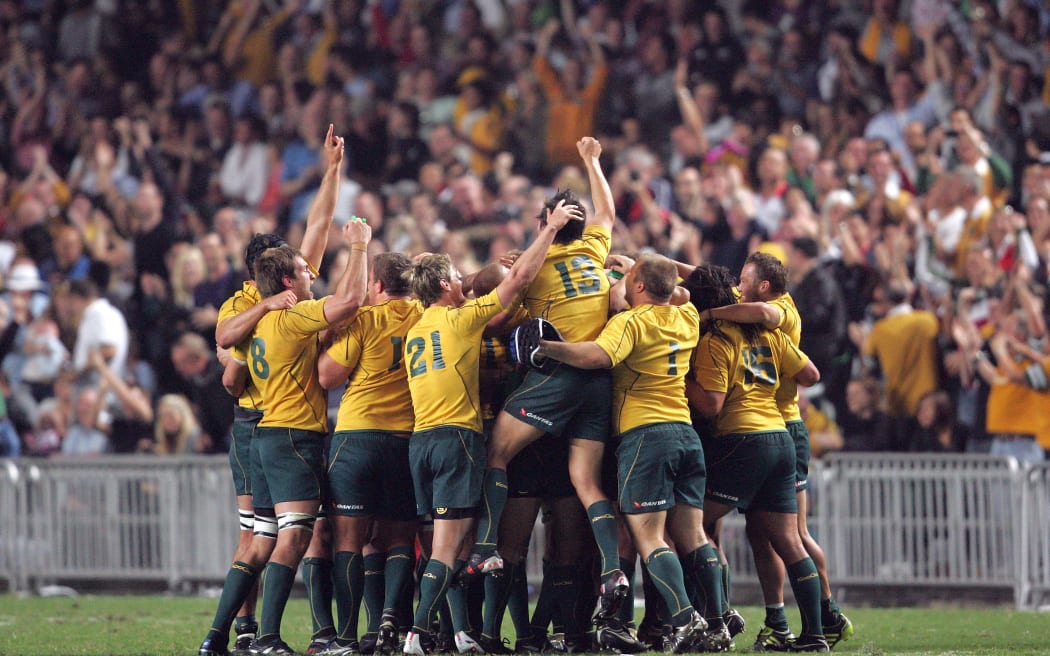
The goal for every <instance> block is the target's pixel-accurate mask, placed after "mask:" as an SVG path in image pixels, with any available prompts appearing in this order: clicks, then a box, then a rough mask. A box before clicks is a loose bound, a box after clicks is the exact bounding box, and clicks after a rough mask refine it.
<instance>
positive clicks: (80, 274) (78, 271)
mask: <svg viewBox="0 0 1050 656" xmlns="http://www.w3.org/2000/svg"><path fill="white" fill-rule="evenodd" d="M54 240H55V241H54V255H53V256H52V257H49V258H48V259H46V260H44V261H43V262H41V263H40V276H41V277H42V278H43V279H44V280H46V281H47V284H48V286H49V287H53V286H54V285H56V284H58V283H59V282H61V281H63V280H84V279H86V278H87V277H88V275H89V273H90V272H91V258H90V257H89V256H88V255H87V254H86V253H85V252H84V239H83V237H82V236H81V234H80V231H79V230H77V228H76V227H75V226H72V225H62V226H59V227H58V228H57V229H56V230H55V231H54Z"/></svg>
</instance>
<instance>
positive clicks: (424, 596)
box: [412, 558, 452, 633]
mask: <svg viewBox="0 0 1050 656" xmlns="http://www.w3.org/2000/svg"><path fill="white" fill-rule="evenodd" d="M451 581H452V570H451V569H450V568H449V566H448V565H446V564H445V563H443V562H441V561H440V560H438V559H436V558H431V559H430V560H429V561H427V567H426V569H425V570H423V577H422V579H421V581H420V584H419V606H418V607H417V608H416V616H415V619H414V620H413V621H412V630H413V631H415V632H416V633H419V632H426V633H430V631H431V629H432V625H433V623H434V614H435V613H437V609H438V607H439V606H440V605H441V604H442V603H443V602H444V601H445V591H446V590H448V584H449V582H451Z"/></svg>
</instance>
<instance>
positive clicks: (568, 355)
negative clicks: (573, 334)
mask: <svg viewBox="0 0 1050 656" xmlns="http://www.w3.org/2000/svg"><path fill="white" fill-rule="evenodd" d="M538 353H539V355H542V356H543V357H545V358H551V359H553V360H558V361H559V362H564V363H565V364H568V365H572V366H573V367H576V368H577V369H610V368H612V366H613V363H612V358H610V357H609V354H608V353H606V352H605V351H604V350H602V347H600V346H598V344H597V343H595V342H575V343H573V342H552V341H548V340H545V339H541V340H540V348H539V351H538Z"/></svg>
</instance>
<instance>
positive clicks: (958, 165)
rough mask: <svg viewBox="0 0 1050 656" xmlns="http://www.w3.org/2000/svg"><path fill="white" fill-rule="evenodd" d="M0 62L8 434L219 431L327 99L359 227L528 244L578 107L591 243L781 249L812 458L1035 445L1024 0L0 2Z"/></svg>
mask: <svg viewBox="0 0 1050 656" xmlns="http://www.w3.org/2000/svg"><path fill="white" fill-rule="evenodd" d="M0 85H2V89H0V230H2V235H0V237H2V241H0V273H2V274H3V293H2V295H0V301H2V302H0V356H2V357H3V360H2V391H3V396H2V399H3V402H4V406H5V407H4V408H2V410H3V412H2V413H0V416H3V417H4V421H3V422H2V423H0V455H18V454H23V455H47V454H50V453H54V452H62V453H72V454H91V453H106V452H115V453H131V452H150V453H158V454H165V453H193V452H201V453H210V452H220V451H224V450H225V449H226V447H227V442H226V440H227V437H226V436H227V432H228V428H229V426H230V424H231V422H232V416H233V415H232V413H233V402H232V399H230V398H229V397H228V396H227V395H226V394H225V392H224V390H223V388H222V382H221V373H222V366H221V364H220V363H219V361H218V358H217V355H216V351H215V342H214V329H215V322H216V317H217V308H218V307H219V306H220V305H221V304H222V302H223V300H225V299H226V298H227V297H229V295H230V294H231V293H232V292H233V291H235V290H236V289H239V288H240V285H241V282H242V280H244V279H245V278H246V276H245V273H244V271H243V260H244V247H245V245H246V243H247V241H248V239H249V238H250V237H251V235H252V234H254V233H259V232H278V233H281V234H283V235H286V236H287V237H288V239H289V241H290V242H291V243H292V244H293V245H294V244H297V243H298V240H299V239H300V238H301V236H302V231H303V226H304V222H305V218H306V215H307V211H308V209H309V207H310V203H311V200H312V198H313V195H314V193H315V192H316V189H317V187H318V184H319V182H320V179H321V173H322V171H323V163H322V161H321V157H322V149H321V145H322V141H323V139H324V135H325V131H326V128H327V126H328V124H329V123H331V124H333V125H334V126H335V134H337V135H341V136H343V137H344V138H345V140H346V153H345V157H344V159H343V166H344V169H343V179H342V182H341V185H340V192H339V201H338V204H337V208H336V213H335V218H336V221H335V226H334V229H338V228H340V227H341V225H342V224H344V223H345V222H346V221H347V220H348V219H349V218H350V217H351V216H352V215H360V216H366V217H368V219H369V223H370V224H371V225H372V226H373V228H372V229H373V235H374V239H373V242H372V246H370V248H373V249H374V250H375V252H382V251H385V250H391V251H401V252H405V253H408V254H415V253H419V252H422V251H435V252H436V251H441V252H447V253H449V254H450V255H451V256H452V257H453V260H454V262H455V264H456V265H457V267H458V268H459V269H460V270H461V271H463V272H465V273H469V272H473V271H476V270H477V269H479V268H480V267H481V266H482V265H483V264H484V263H486V262H488V261H492V260H494V259H496V258H498V257H499V256H500V255H502V254H504V253H505V252H507V251H510V250H512V249H516V248H521V247H523V246H524V245H525V244H527V243H528V242H529V240H530V239H531V235H532V234H533V233H534V231H535V229H536V221H535V217H536V215H537V212H538V210H539V207H540V206H541V204H542V201H543V199H544V198H546V197H548V196H550V195H551V194H552V192H553V190H556V189H571V190H574V191H576V192H579V193H580V194H581V195H582V196H583V197H584V198H587V197H588V191H587V180H586V176H585V175H583V174H582V173H581V171H580V169H579V167H578V165H577V161H578V157H577V156H576V148H575V142H576V140H577V139H578V138H579V137H581V136H583V135H596V136H598V137H599V138H600V140H601V142H602V144H603V152H604V155H603V158H604V159H606V160H607V162H604V163H603V166H604V168H605V170H606V171H608V172H609V178H610V183H611V186H612V189H613V193H614V195H615V197H616V202H617V214H618V219H619V220H618V222H617V226H616V228H615V230H614V235H613V250H614V251H615V252H622V253H626V254H636V253H639V252H642V251H646V250H653V251H656V252H659V253H662V254H664V255H667V256H669V257H671V258H673V259H676V260H679V261H681V262H687V263H690V264H698V263H701V262H714V263H717V264H722V265H725V266H726V267H728V268H729V269H730V270H731V271H732V272H734V273H736V272H739V271H740V269H741V266H742V264H743V261H744V259H745V258H746V256H747V255H748V254H749V253H750V252H753V251H755V250H765V251H767V252H770V253H773V254H774V255H776V256H778V257H780V258H781V259H782V260H783V261H784V262H785V263H786V264H787V265H788V268H789V273H790V291H791V292H792V294H793V296H794V298H795V300H796V303H797V304H798V306H799V310H800V314H801V316H802V320H803V331H802V344H801V347H802V349H803V350H804V351H805V352H806V353H808V354H809V355H810V356H811V357H812V358H813V360H814V362H815V363H816V364H817V366H818V367H819V369H820V370H821V372H822V374H823V381H824V383H823V385H822V386H819V387H818V389H817V390H816V391H815V392H814V393H812V394H811V395H810V396H809V397H808V398H806V399H804V401H803V404H804V407H805V408H806V410H805V412H806V418H807V423H809V425H810V433H811V435H812V436H813V447H814V452H815V453H816V454H820V453H822V452H825V451H828V450H838V449H844V450H849V451H883V450H898V451H899V450H903V451H973V452H987V451H992V452H993V453H1003V454H1009V455H1015V456H1017V457H1020V458H1023V459H1025V460H1029V461H1035V460H1042V459H1043V449H1050V395H1048V393H1047V386H1048V382H1047V375H1046V372H1047V370H1048V369H1050V361H1048V355H1047V354H1048V353H1050V346H1048V342H1047V338H1046V316H1047V312H1046V301H1047V299H1048V296H1047V290H1048V288H1050V281H1048V268H1047V263H1048V260H1050V9H1048V6H1047V5H1046V4H1045V3H1044V2H1041V1H1040V0H910V1H909V0H899V1H898V0H746V1H744V2H731V1H722V2H718V1H715V0H706V1H704V0H667V1H666V2H652V1H648V0H367V1H366V0H339V1H335V0H327V1H326V0H284V1H283V2H281V1H279V0H231V1H230V2H224V3H216V2H204V1H201V0H196V1H195V0H179V1H177V2H138V1H131V0H124V1H121V0H69V1H66V2H63V1H62V0H21V1H15V0H0ZM329 243H330V244H331V248H332V249H333V252H331V253H328V254H327V255H326V257H325V264H324V266H323V267H322V270H321V273H322V276H321V278H320V279H319V280H318V282H317V292H318V295H320V294H323V293H324V288H325V287H326V285H327V276H328V272H329V271H331V270H334V271H340V270H341V268H342V265H341V262H343V261H345V260H343V258H345V257H346V256H347V254H346V253H345V252H340V250H339V249H340V245H341V244H342V243H343V240H341V239H338V238H336V239H331V240H330V241H329ZM344 248H345V247H344ZM335 398H338V397H337V396H336V397H335Z"/></svg>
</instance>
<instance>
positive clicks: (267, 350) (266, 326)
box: [248, 298, 328, 433]
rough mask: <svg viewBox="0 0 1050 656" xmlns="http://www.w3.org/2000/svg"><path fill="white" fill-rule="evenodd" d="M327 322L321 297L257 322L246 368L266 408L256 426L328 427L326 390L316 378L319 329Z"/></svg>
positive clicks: (306, 428) (273, 313)
mask: <svg viewBox="0 0 1050 656" xmlns="http://www.w3.org/2000/svg"><path fill="white" fill-rule="evenodd" d="M327 327H328V322H327V321H326V320H325V318H324V299H323V298H319V299H312V300H306V301H299V302H298V303H296V304H295V307H293V308H291V309H290V310H278V311H275V312H268V313H267V314H266V315H265V316H263V318H262V319H260V320H259V323H258V324H256V326H255V334H254V335H253V336H252V343H251V347H250V348H249V349H248V371H249V372H250V373H251V377H252V380H253V381H254V382H255V386H256V387H257V388H258V389H259V393H260V394H261V395H262V400H263V407H265V408H266V412H265V413H264V414H263V418H262V419H260V420H259V426H261V427H266V426H275V427H280V428H298V429H302V430H310V431H315V432H318V433H324V432H327V430H328V392H326V391H325V389H324V388H323V387H321V384H320V382H318V379H317V355H318V353H319V351H320V344H319V340H318V335H317V334H318V333H319V332H321V331H322V330H324V329H325V328H327Z"/></svg>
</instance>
